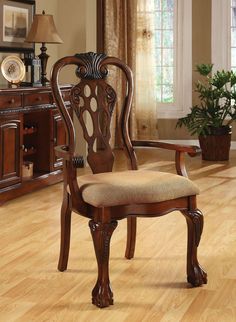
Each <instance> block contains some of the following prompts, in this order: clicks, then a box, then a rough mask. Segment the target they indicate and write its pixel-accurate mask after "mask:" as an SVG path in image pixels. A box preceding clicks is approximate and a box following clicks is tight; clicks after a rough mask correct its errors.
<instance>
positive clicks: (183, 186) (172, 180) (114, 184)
mask: <svg viewBox="0 0 236 322" xmlns="http://www.w3.org/2000/svg"><path fill="white" fill-rule="evenodd" d="M78 185H79V187H80V190H81V192H82V197H83V200H84V201H85V202H87V203H88V204H90V205H92V206H94V207H110V206H118V205H127V204H140V203H153V202H161V201H166V200H173V199H177V198H181V197H187V196H194V195H197V194H199V189H198V187H197V186H196V184H194V183H193V182H192V181H190V180H189V179H188V178H185V177H181V176H178V175H175V174H172V173H165V172H158V171H149V170H128V171H122V172H105V173H98V174H89V175H83V176H80V177H78Z"/></svg>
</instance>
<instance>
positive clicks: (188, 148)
mask: <svg viewBox="0 0 236 322" xmlns="http://www.w3.org/2000/svg"><path fill="white" fill-rule="evenodd" d="M131 142H132V145H133V146H140V147H152V148H160V149H166V150H174V151H179V152H186V153H188V154H189V155H190V156H191V157H195V156H196V155H199V154H201V149H200V148H199V147H198V146H196V145H182V144H172V143H164V142H159V141H144V140H133V141H131Z"/></svg>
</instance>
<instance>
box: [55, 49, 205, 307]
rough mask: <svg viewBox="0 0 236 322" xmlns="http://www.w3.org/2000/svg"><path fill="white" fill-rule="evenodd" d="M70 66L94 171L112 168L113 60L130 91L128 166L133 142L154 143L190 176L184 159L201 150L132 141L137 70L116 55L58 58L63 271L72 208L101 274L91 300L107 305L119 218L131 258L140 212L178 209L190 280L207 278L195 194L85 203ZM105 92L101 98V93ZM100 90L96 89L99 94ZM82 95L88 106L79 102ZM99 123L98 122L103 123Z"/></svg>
mask: <svg viewBox="0 0 236 322" xmlns="http://www.w3.org/2000/svg"><path fill="white" fill-rule="evenodd" d="M66 65H75V66H76V68H77V71H76V73H77V76H78V77H79V79H80V81H79V84H78V85H75V86H74V87H73V88H72V90H71V106H72V108H73V110H74V111H75V114H76V115H77V117H78V119H79V121H80V123H81V126H82V128H83V131H84V139H85V140H86V141H87V144H88V158H87V160H88V163H89V165H90V167H91V169H92V171H93V173H101V172H110V171H112V167H113V162H114V155H113V153H112V149H111V147H110V145H109V141H110V131H109V128H110V121H111V117H112V111H113V108H114V106H115V103H116V93H115V92H114V90H113V88H112V87H111V86H110V85H108V84H107V82H106V78H107V73H108V71H107V68H108V66H109V65H113V66H116V67H118V68H120V69H121V70H122V71H123V74H124V75H125V78H126V82H127V93H126V97H125V100H124V105H123V109H122V112H121V117H120V131H121V137H122V140H123V148H124V152H125V154H126V156H127V160H128V162H129V168H130V169H132V170H137V169H138V166H137V160H136V155H135V151H134V147H137V148H138V147H151V148H161V149H168V150H173V151H175V165H176V171H177V174H179V175H181V176H185V177H187V172H186V169H185V164H184V154H185V153H188V154H189V155H190V156H195V155H197V154H199V153H200V150H199V148H198V147H195V146H183V145H175V144H168V143H162V142H158V141H137V140H135V141H132V142H131V140H130V136H129V126H128V125H129V114H130V109H131V102H132V97H133V75H132V72H131V70H130V68H129V67H128V66H127V65H125V64H124V63H123V62H121V61H120V60H119V59H117V58H114V57H107V56H105V55H104V54H95V53H86V54H79V55H75V56H69V57H65V58H62V59H60V60H59V61H58V62H57V63H56V64H55V65H54V67H53V70H52V75H51V86H52V91H53V96H54V100H55V102H56V104H57V106H58V108H59V111H60V113H61V116H62V118H63V120H64V123H65V127H66V131H67V137H68V144H67V145H64V146H58V147H56V154H57V156H59V157H61V158H63V160H64V193H63V202H62V208H61V247H60V258H59V263H58V269H59V270H60V271H64V270H66V269H67V263H68V256H69V247H70V230H71V212H72V211H74V212H76V213H78V214H80V215H82V216H85V217H87V218H89V219H90V221H89V227H90V230H91V234H92V238H93V243H94V248H95V253H96V258H97V264H98V278H97V282H96V284H95V287H94V289H93V291H92V302H93V304H95V305H97V306H98V307H106V306H109V305H111V304H113V293H112V290H111V287H110V281H109V269H108V266H109V250H110V239H111V236H112V233H113V231H114V230H115V228H116V226H117V222H118V220H121V219H124V218H127V223H128V235H127V245H126V252H125V256H126V258H128V259H131V258H132V257H133V256H134V251H135V240H136V217H158V216H163V215H165V214H167V213H169V212H171V211H174V210H179V211H180V212H181V213H182V214H183V215H184V216H185V218H186V221H187V227H188V247H187V280H188V282H189V283H191V284H192V285H193V286H200V285H202V284H203V283H207V275H206V273H205V272H204V271H203V269H202V268H201V266H200V265H199V263H198V259H197V247H198V245H199V242H200V238H201V234H202V229H203V215H202V213H201V211H200V210H199V209H198V208H197V205H196V196H195V195H193V196H188V197H182V198H178V199H174V200H167V201H163V202H158V203H147V204H128V205H119V206H113V207H101V208H97V207H94V206H92V205H90V204H87V203H86V202H85V201H84V200H83V197H82V192H81V190H80V189H79V186H78V182H77V167H78V163H79V161H78V160H79V159H78V156H77V155H76V154H75V130H74V126H73V121H72V119H71V117H70V114H69V113H68V111H67V108H66V106H65V105H64V102H63V98H62V94H61V92H60V86H59V83H58V75H59V73H60V71H61V69H62V68H63V67H64V66H66ZM85 86H89V89H90V93H92V94H91V95H90V98H89V100H90V99H91V96H96V100H97V101H98V106H99V109H98V110H99V111H93V110H92V109H91V106H90V103H89V100H88V98H86V96H85V94H84V89H85ZM97 86H98V89H99V90H98V92H99V91H100V92H101V93H100V94H103V95H102V96H104V95H105V96H106V100H105V101H106V104H105V103H104V98H100V97H99V93H97V92H96V91H97ZM95 93H96V94H95ZM81 100H83V101H85V102H84V106H81V105H80V101H81ZM101 109H103V111H105V112H104V113H105V114H104V115H105V120H106V125H105V126H106V128H107V131H106V133H105V134H104V133H103V130H102V129H101V125H100V124H98V123H99V122H98V118H99V115H98V113H100V112H101ZM85 110H86V111H87V112H89V113H90V116H91V118H92V122H93V127H94V128H93V134H92V135H90V136H89V135H88V133H87V130H86V124H85V123H84V120H83V113H84V111H85ZM99 126H100V127H99ZM97 139H99V140H101V141H102V143H103V150H102V151H95V149H94V144H95V143H96V142H97Z"/></svg>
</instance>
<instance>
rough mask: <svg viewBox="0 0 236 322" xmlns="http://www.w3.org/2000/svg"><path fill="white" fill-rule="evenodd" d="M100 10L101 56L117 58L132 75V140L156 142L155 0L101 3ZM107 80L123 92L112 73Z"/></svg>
mask: <svg viewBox="0 0 236 322" xmlns="http://www.w3.org/2000/svg"><path fill="white" fill-rule="evenodd" d="M103 8H104V12H103V17H104V39H103V42H104V52H105V53H106V54H107V55H110V56H116V57H119V58H120V59H121V60H123V61H124V62H126V63H127V64H128V65H129V66H130V68H131V69H132V71H133V73H134V79H135V95H134V96H135V97H134V102H133V106H132V113H131V118H130V133H131V137H132V138H133V139H134V138H139V139H156V138H157V137H158V130H157V115H156V100H155V68H154V65H155V64H154V59H155V48H154V41H155V38H154V30H153V29H154V15H153V9H154V0H148V1H146V0H104V3H103ZM110 79H111V83H112V84H113V86H114V87H115V88H116V89H117V88H118V93H119V92H120V93H121V92H122V91H125V87H124V84H123V82H118V77H117V75H116V71H115V70H114V72H113V73H112V75H111V76H110ZM118 103H119V102H118ZM118 106H122V105H121V104H118ZM118 114H119V110H118V111H117V114H116V115H115V117H114V118H113V120H114V121H113V124H112V132H113V135H112V136H113V138H112V143H113V145H115V144H116V145H119V143H120V140H119V133H117V131H116V127H117V122H118Z"/></svg>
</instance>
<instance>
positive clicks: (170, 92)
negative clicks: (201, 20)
mask: <svg viewBox="0 0 236 322" xmlns="http://www.w3.org/2000/svg"><path fill="white" fill-rule="evenodd" d="M176 3H177V1H174V0H163V1H160V0H155V9H154V11H155V13H154V32H155V63H156V66H155V67H156V75H157V79H156V85H157V87H156V93H157V102H158V103H174V102H175V101H176V91H175V84H176V80H175V79H176V30H177V28H176V27H177V26H176Z"/></svg>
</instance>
